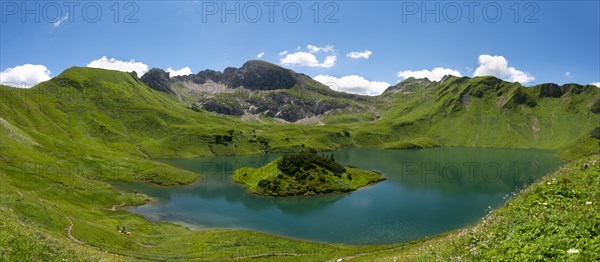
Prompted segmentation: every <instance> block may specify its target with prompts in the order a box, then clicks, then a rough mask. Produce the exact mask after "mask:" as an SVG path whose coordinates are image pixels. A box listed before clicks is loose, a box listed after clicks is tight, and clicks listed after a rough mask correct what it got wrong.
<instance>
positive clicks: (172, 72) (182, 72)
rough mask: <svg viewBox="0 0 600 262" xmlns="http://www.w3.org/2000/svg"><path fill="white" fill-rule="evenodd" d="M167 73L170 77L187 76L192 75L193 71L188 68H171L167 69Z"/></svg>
mask: <svg viewBox="0 0 600 262" xmlns="http://www.w3.org/2000/svg"><path fill="white" fill-rule="evenodd" d="M167 72H169V76H170V77H175V76H186V75H191V74H192V69H190V68H189V67H188V66H186V67H184V68H181V69H179V70H173V68H170V67H169V68H167Z"/></svg>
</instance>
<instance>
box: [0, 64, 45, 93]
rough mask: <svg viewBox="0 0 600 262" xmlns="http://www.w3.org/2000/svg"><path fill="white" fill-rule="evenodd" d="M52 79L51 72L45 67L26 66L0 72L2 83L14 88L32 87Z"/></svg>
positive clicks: (0, 81)
mask: <svg viewBox="0 0 600 262" xmlns="http://www.w3.org/2000/svg"><path fill="white" fill-rule="evenodd" d="M49 79H50V70H49V69H48V68H46V67H45V66H43V65H32V64H24V65H20V66H15V67H12V68H7V69H5V70H4V71H2V72H0V83H1V84H3V85H8V86H14V87H24V88H28V87H32V86H34V85H36V84H37V83H40V82H43V81H46V80H49Z"/></svg>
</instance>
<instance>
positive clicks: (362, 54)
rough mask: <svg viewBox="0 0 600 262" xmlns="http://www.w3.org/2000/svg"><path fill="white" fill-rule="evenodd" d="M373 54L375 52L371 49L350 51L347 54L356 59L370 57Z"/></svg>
mask: <svg viewBox="0 0 600 262" xmlns="http://www.w3.org/2000/svg"><path fill="white" fill-rule="evenodd" d="M371 54H373V52H371V51H369V50H365V51H362V52H350V53H347V54H346V56H347V57H350V58H354V59H361V58H363V59H369V57H370V56H371Z"/></svg>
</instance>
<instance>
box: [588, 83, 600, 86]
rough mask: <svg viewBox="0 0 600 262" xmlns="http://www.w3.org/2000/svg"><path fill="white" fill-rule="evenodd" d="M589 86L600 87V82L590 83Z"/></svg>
mask: <svg viewBox="0 0 600 262" xmlns="http://www.w3.org/2000/svg"><path fill="white" fill-rule="evenodd" d="M590 85H593V86H597V87H600V82H594V83H590Z"/></svg>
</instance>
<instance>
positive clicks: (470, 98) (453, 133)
mask: <svg viewBox="0 0 600 262" xmlns="http://www.w3.org/2000/svg"><path fill="white" fill-rule="evenodd" d="M581 90H582V91H581V92H580V93H574V92H571V93H567V94H565V95H563V96H562V97H560V98H553V97H544V98H540V97H539V94H538V93H536V92H537V91H536V89H534V88H524V87H522V86H520V85H519V84H518V83H515V84H513V83H508V82H504V81H501V80H499V79H496V78H493V77H475V78H458V77H450V78H449V79H447V80H446V81H444V82H443V83H441V84H439V83H435V84H433V85H432V86H429V87H427V88H424V89H421V90H415V91H413V92H412V93H401V92H399V93H395V94H386V95H384V99H388V100H390V101H392V102H393V103H392V104H391V106H390V107H388V108H386V109H384V110H383V112H381V116H382V117H381V120H379V121H374V122H372V124H366V125H361V126H357V127H356V129H357V131H356V133H357V134H356V136H357V143H358V144H362V145H380V146H384V147H385V146H388V147H396V146H397V145H396V144H398V143H400V144H407V143H408V144H410V143H411V140H414V139H420V140H423V139H424V138H423V137H425V138H428V141H429V142H428V144H431V145H438V144H441V145H444V146H473V147H511V148H546V149H561V148H563V147H566V146H567V145H569V144H570V143H572V142H573V141H575V140H577V139H579V138H580V137H582V136H583V135H585V134H588V133H589V132H590V131H591V130H592V129H594V128H596V127H598V126H599V125H600V114H597V113H593V112H592V111H591V107H592V102H593V101H594V100H598V99H599V98H600V89H598V88H596V87H593V86H584V87H581Z"/></svg>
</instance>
